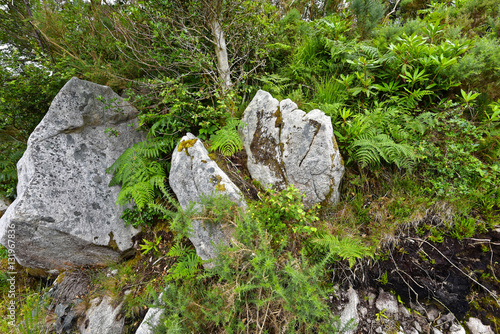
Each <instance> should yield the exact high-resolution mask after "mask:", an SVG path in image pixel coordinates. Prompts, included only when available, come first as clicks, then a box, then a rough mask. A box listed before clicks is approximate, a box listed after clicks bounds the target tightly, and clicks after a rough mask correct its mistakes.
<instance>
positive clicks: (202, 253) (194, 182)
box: [169, 133, 246, 267]
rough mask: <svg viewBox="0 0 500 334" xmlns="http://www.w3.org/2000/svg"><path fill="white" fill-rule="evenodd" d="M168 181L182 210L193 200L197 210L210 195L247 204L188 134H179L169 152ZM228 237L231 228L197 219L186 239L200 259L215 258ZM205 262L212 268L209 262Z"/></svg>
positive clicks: (242, 204)
mask: <svg viewBox="0 0 500 334" xmlns="http://www.w3.org/2000/svg"><path fill="white" fill-rule="evenodd" d="M169 183H170V187H171V188H172V190H173V191H174V192H175V195H176V196H177V199H178V200H179V203H180V205H181V207H182V208H183V209H186V208H188V207H189V205H190V203H191V202H193V203H197V204H196V205H195V207H196V208H197V209H198V210H200V209H201V205H200V204H199V203H200V199H201V197H202V196H213V195H227V196H228V197H229V199H230V200H231V201H233V202H235V203H237V204H238V206H239V207H242V208H245V207H246V203H245V201H244V199H243V195H242V194H241V191H240V190H239V189H238V187H237V186H236V185H235V184H234V183H233V182H232V181H231V180H230V179H229V177H228V176H227V175H226V174H225V173H224V172H223V171H222V169H220V168H219V166H217V163H215V161H213V160H212V159H210V157H209V156H208V152H207V150H206V149H205V147H204V146H203V143H202V142H201V140H199V139H198V138H196V137H195V136H194V135H192V134H191V133H188V134H186V135H185V136H184V137H182V139H181V141H180V142H179V144H178V145H177V147H176V148H175V150H174V153H173V154H172V164H171V168H170V176H169ZM230 238H231V230H230V228H223V227H222V226H221V225H218V224H213V223H209V224H204V223H203V222H202V221H199V220H194V221H193V222H192V234H191V235H190V237H189V239H190V240H191V242H192V243H193V245H194V247H195V248H196V253H197V254H198V256H199V257H200V258H201V259H202V260H209V259H213V258H215V257H216V256H217V246H218V245H219V244H221V243H222V244H228V242H229V241H230ZM204 265H205V267H211V264H207V263H205V264H204Z"/></svg>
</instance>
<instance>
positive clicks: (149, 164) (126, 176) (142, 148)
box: [107, 137, 173, 210]
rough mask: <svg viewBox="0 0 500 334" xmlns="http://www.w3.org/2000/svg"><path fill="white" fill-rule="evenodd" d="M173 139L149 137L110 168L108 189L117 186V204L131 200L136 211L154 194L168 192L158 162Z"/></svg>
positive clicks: (164, 176)
mask: <svg viewBox="0 0 500 334" xmlns="http://www.w3.org/2000/svg"><path fill="white" fill-rule="evenodd" d="M172 142H173V138H172V137H166V138H152V139H148V140H146V141H144V142H140V143H137V144H135V145H134V146H132V147H131V148H129V149H127V150H126V151H125V152H124V153H123V154H122V155H121V156H120V157H119V158H118V159H117V160H116V161H115V163H114V164H113V165H111V167H109V168H108V170H107V172H108V173H113V179H112V180H111V182H110V184H109V185H110V186H114V185H121V190H120V193H119V194H118V199H117V203H118V204H121V205H125V204H127V203H128V202H129V201H134V202H135V203H136V205H137V208H138V209H139V210H142V209H143V208H144V207H145V206H146V205H148V204H149V203H152V202H153V201H154V199H155V196H156V194H157V191H158V192H160V193H162V194H164V193H168V191H167V189H166V186H165V180H166V171H165V168H164V167H165V166H163V165H162V164H160V162H159V161H158V160H159V159H160V157H162V156H166V155H167V154H168V153H169V152H170V151H171V149H172V147H173V143H172Z"/></svg>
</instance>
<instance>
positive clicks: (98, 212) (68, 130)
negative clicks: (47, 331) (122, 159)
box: [0, 78, 144, 269]
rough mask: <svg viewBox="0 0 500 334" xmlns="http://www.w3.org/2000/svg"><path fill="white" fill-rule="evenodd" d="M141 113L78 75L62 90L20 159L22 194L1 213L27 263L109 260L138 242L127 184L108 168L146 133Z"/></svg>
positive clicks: (50, 265)
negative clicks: (128, 218)
mask: <svg viewBox="0 0 500 334" xmlns="http://www.w3.org/2000/svg"><path fill="white" fill-rule="evenodd" d="M100 97H102V98H103V99H104V100H106V101H109V102H111V103H112V104H111V106H112V107H111V108H109V106H107V105H106V104H105V103H104V102H101V101H100V99H101V98H100ZM137 113H138V112H137V110H136V109H135V108H133V107H131V106H130V105H128V104H127V103H126V102H125V101H124V100H123V99H122V98H120V97H119V96H118V95H117V94H115V93H114V92H113V91H112V90H111V88H109V87H106V86H101V85H97V84H93V83H91V82H87V81H83V80H79V79H77V78H73V79H71V80H70V81H69V82H68V83H67V84H66V85H65V86H64V87H63V88H62V89H61V91H60V92H59V93H58V94H57V96H56V97H55V98H54V101H53V102H52V104H51V106H50V108H49V111H48V112H47V114H46V115H45V117H44V118H43V120H42V121H41V122H40V124H39V125H38V126H37V127H36V129H35V130H34V132H33V133H32V134H31V136H30V138H29V140H28V147H27V149H26V152H25V153H24V155H23V157H22V158H21V160H20V161H19V162H18V164H17V168H18V176H19V183H18V185H17V194H18V195H17V199H16V200H15V201H14V202H13V203H12V204H11V205H10V206H9V208H8V209H7V211H6V212H5V214H4V215H3V217H2V218H1V220H0V242H1V243H2V244H3V245H5V246H8V247H9V246H11V245H9V242H10V243H11V244H12V240H14V241H15V254H16V259H17V260H18V262H19V263H20V264H21V265H23V266H26V267H30V268H42V269H66V268H68V267H72V266H82V265H102V264H106V263H108V261H110V260H111V261H115V260H117V259H119V257H120V255H121V253H122V252H124V251H126V250H128V249H130V248H132V246H133V243H132V240H131V239H132V237H133V236H134V235H136V234H137V233H138V231H137V230H136V229H134V228H133V227H132V226H125V224H124V222H123V221H122V220H121V218H120V216H121V214H122V211H123V209H122V208H121V207H119V206H118V205H116V204H115V201H116V199H117V196H118V192H119V190H120V189H119V187H118V186H115V187H111V188H110V187H108V184H109V182H110V180H111V175H108V174H106V168H108V167H109V166H110V165H111V164H113V162H114V161H115V160H116V159H117V158H118V157H119V156H120V155H121V154H122V153H123V152H124V151H125V149H127V148H128V147H130V146H132V145H133V144H134V143H136V142H139V141H141V140H143V139H144V135H143V134H141V133H139V132H137V131H136V130H135V129H134V127H133V124H134V121H135V117H136V115H137ZM110 127H111V128H113V129H114V130H115V131H116V132H115V133H116V134H117V135H116V136H114V135H112V136H109V135H108V134H106V133H105V130H106V129H107V128H110ZM13 234H15V238H11V236H12V235H13ZM9 240H10V241H9ZM9 248H11V247H9Z"/></svg>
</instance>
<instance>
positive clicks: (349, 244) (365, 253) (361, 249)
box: [313, 234, 374, 268]
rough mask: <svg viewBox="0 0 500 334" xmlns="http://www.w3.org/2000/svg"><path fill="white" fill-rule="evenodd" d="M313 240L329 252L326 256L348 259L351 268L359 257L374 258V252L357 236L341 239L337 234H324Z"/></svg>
mask: <svg viewBox="0 0 500 334" xmlns="http://www.w3.org/2000/svg"><path fill="white" fill-rule="evenodd" d="M313 242H314V243H315V244H317V245H319V246H320V247H322V248H323V250H324V252H326V254H327V255H326V258H328V259H333V260H335V259H336V258H340V259H342V260H348V261H349V266H350V267H351V268H352V266H354V264H355V263H356V260H357V259H362V258H364V257H370V258H373V254H374V253H373V251H372V250H371V249H370V248H369V247H367V246H365V245H363V243H361V242H360V241H359V240H356V239H355V238H352V239H351V238H342V239H339V237H338V236H336V235H331V234H323V235H321V236H320V237H319V238H317V239H315V240H314V241H313Z"/></svg>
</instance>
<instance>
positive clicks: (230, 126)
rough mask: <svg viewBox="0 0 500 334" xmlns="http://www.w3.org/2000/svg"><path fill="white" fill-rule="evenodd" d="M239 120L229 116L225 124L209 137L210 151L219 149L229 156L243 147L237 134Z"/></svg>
mask: <svg viewBox="0 0 500 334" xmlns="http://www.w3.org/2000/svg"><path fill="white" fill-rule="evenodd" d="M240 123H241V122H240V121H239V120H237V119H235V118H232V117H231V118H229V119H228V120H227V124H226V125H225V126H224V127H223V128H222V129H220V130H218V131H217V132H216V133H215V134H214V135H212V136H211V137H210V140H211V142H212V145H211V149H212V151H219V152H220V153H222V154H224V155H225V156H231V155H233V154H234V153H236V152H238V151H239V150H241V149H242V148H243V142H242V141H241V138H240V136H239V134H238V130H237V129H238V126H239V125H240Z"/></svg>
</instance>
